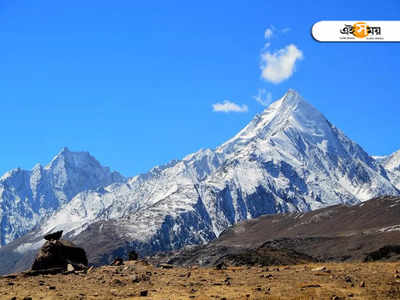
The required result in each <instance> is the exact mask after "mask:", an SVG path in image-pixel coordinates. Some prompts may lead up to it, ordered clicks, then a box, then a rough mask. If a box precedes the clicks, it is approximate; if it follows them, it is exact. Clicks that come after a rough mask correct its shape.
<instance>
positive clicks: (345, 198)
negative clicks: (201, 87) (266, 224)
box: [0, 90, 399, 268]
mask: <svg viewBox="0 0 400 300" xmlns="http://www.w3.org/2000/svg"><path fill="white" fill-rule="evenodd" d="M387 194H389V195H398V194H399V190H398V189H396V187H395V186H394V185H393V184H392V183H391V182H390V180H389V177H388V175H387V172H386V170H385V169H384V168H383V167H382V166H381V164H379V163H378V162H377V161H376V160H374V159H373V158H371V157H370V156H369V155H368V154H367V153H366V152H365V151H364V150H363V149H362V148H361V147H360V146H359V145H357V144H356V143H354V142H353V141H351V140H350V139H349V138H348V137H346V136H345V135H344V134H343V133H342V132H341V131H340V130H339V129H337V128H336V127H335V126H333V125H332V124H331V123H330V122H329V121H327V120H326V118H325V117H324V116H323V115H322V114H321V113H320V112H319V111H318V110H316V109H315V108H314V107H313V106H312V105H310V104H308V103H307V102H306V101H304V100H303V99H302V97H301V96H300V95H299V94H297V93H296V92H295V91H293V90H289V91H288V92H287V93H286V94H285V95H284V96H283V97H282V98H281V99H279V100H278V101H276V102H274V103H273V104H272V105H271V106H270V107H269V108H267V109H266V110H265V111H263V112H262V113H260V114H258V115H257V116H255V118H254V119H253V120H252V121H251V122H250V123H249V124H248V125H247V126H246V127H245V128H244V129H243V130H241V131H240V132H239V133H238V134H237V135H236V136H234V137H233V138H232V139H230V140H229V141H227V142H226V143H224V144H223V145H221V146H220V147H217V148H216V149H215V150H210V149H205V150H200V151H198V152H197V153H194V154H191V155H188V156H187V157H185V158H184V159H182V160H180V161H172V162H171V163H169V164H168V165H165V166H161V167H156V168H154V169H152V170H151V171H150V172H148V173H146V174H143V175H139V176H136V177H133V178H130V179H129V180H127V181H126V182H125V183H118V184H112V185H110V186H108V187H105V188H103V189H99V190H97V191H84V192H82V193H79V194H78V195H76V196H75V197H74V198H73V199H72V200H71V201H70V202H69V203H67V204H65V205H64V206H63V207H62V208H61V209H59V210H58V211H57V212H55V213H54V215H53V216H52V217H51V218H49V219H48V220H47V221H46V222H45V223H44V224H43V226H41V227H40V228H39V229H37V230H36V231H34V232H32V233H31V234H30V235H29V236H27V237H25V238H24V239H23V243H25V244H22V242H21V243H18V242H17V243H14V244H13V250H12V251H14V252H15V253H17V252H18V253H20V254H21V253H23V252H24V251H26V250H27V249H32V248H35V247H39V245H40V240H41V237H42V236H43V234H45V233H47V232H50V231H54V230H61V229H62V230H64V231H65V232H66V233H67V236H68V237H69V238H70V239H72V240H76V241H79V242H82V243H88V247H89V244H90V245H91V246H90V247H91V249H93V251H96V249H97V248H99V247H97V246H96V244H95V243H96V240H98V239H97V238H96V236H99V235H106V234H107V232H106V231H107V228H113V233H112V234H113V236H114V235H118V238H119V239H120V240H123V241H125V242H126V243H128V244H129V245H130V246H132V247H135V248H136V249H137V250H139V251H140V252H141V253H142V254H150V253H154V252H156V251H160V250H170V249H176V248H180V247H182V246H184V245H188V244H198V243H205V242H207V241H209V240H211V239H213V238H215V237H216V236H218V235H219V234H220V233H221V232H222V231H223V230H225V229H226V228H227V227H228V226H230V225H232V224H234V223H236V222H238V221H241V220H244V219H250V218H255V217H258V216H260V215H262V214H274V213H281V212H295V211H309V210H313V209H317V208H321V207H325V206H329V205H334V204H338V203H344V204H355V203H359V202H361V201H365V200H368V199H371V198H373V197H376V196H379V195H387ZM92 237H93V238H92ZM99 240H102V241H103V242H104V239H99ZM99 246H100V245H99ZM102 246H103V245H102ZM109 248H112V245H110V247H109ZM102 249H103V248H102ZM0 254H1V253H0ZM89 255H90V254H89ZM0 268H1V266H0Z"/></svg>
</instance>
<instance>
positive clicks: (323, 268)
mask: <svg viewBox="0 0 400 300" xmlns="http://www.w3.org/2000/svg"><path fill="white" fill-rule="evenodd" d="M311 271H312V272H323V271H326V267H325V266H322V267H319V268H314V269H312V270H311Z"/></svg>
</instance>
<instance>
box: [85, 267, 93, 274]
mask: <svg viewBox="0 0 400 300" xmlns="http://www.w3.org/2000/svg"><path fill="white" fill-rule="evenodd" d="M93 270H94V266H91V267H90V268H89V269H87V271H86V273H87V274H89V273H90V272H92V271H93Z"/></svg>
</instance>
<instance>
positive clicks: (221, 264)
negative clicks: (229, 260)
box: [215, 262, 226, 270]
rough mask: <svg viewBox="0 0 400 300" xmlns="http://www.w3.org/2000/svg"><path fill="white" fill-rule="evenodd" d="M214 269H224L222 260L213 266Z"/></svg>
mask: <svg viewBox="0 0 400 300" xmlns="http://www.w3.org/2000/svg"><path fill="white" fill-rule="evenodd" d="M215 269H216V270H226V265H225V263H224V262H220V263H219V264H217V265H216V266H215Z"/></svg>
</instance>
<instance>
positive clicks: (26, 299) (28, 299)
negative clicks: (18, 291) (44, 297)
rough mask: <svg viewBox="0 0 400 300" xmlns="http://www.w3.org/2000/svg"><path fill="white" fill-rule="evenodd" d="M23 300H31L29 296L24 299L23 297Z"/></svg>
mask: <svg viewBox="0 0 400 300" xmlns="http://www.w3.org/2000/svg"><path fill="white" fill-rule="evenodd" d="M15 299H17V297H15ZM23 300H32V297H30V296H26V297H24V299H23Z"/></svg>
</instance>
